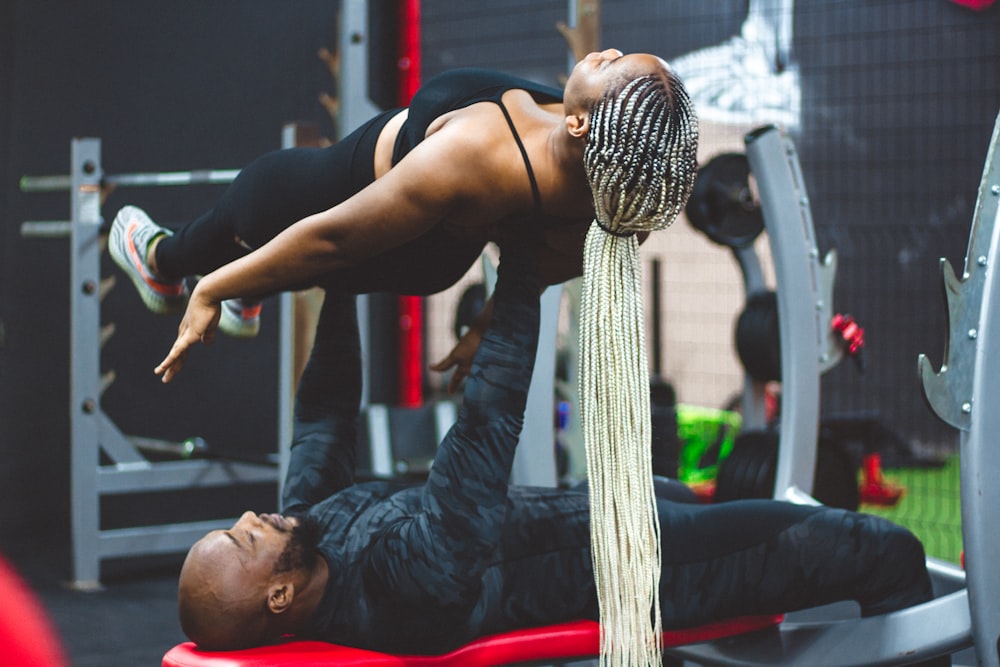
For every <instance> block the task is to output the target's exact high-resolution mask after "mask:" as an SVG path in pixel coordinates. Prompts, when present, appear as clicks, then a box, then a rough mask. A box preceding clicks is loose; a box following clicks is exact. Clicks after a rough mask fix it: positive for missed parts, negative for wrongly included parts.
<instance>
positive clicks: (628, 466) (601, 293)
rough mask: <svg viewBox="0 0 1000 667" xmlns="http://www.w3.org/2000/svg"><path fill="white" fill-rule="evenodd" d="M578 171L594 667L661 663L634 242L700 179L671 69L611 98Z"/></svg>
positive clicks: (675, 208) (690, 123) (673, 211)
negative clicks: (583, 219) (585, 205)
mask: <svg viewBox="0 0 1000 667" xmlns="http://www.w3.org/2000/svg"><path fill="white" fill-rule="evenodd" d="M590 122H591V126H590V131H589V133H588V136H587V144H586V147H585V150H584V167H585V169H586V172H587V177H588V179H589V181H590V186H591V190H592V192H593V197H594V212H595V220H594V223H593V224H592V225H591V227H590V231H589V232H588V233H587V240H586V244H585V247H584V270H583V292H582V300H581V318H580V319H581V322H580V357H581V359H580V363H581V372H580V404H581V413H582V423H583V433H584V440H585V443H586V450H587V470H588V477H589V483H590V507H591V541H592V559H593V564H594V577H595V582H596V585H597V596H598V602H599V605H600V612H601V627H602V634H601V637H602V641H601V665H602V667H603V666H605V665H610V666H612V667H618V666H622V667H624V666H626V665H627V666H629V667H636V666H642V665H649V666H650V667H652V666H653V665H656V666H658V665H660V664H661V662H660V660H661V654H662V646H661V644H662V641H661V633H662V623H661V620H660V603H659V598H658V595H657V593H658V586H659V580H660V527H659V522H658V520H657V514H656V499H655V494H654V490H653V475H652V462H651V459H652V456H651V451H650V431H651V426H650V414H649V367H648V365H647V361H646V345H645V335H644V328H643V317H642V291H641V290H642V285H641V280H640V266H639V243H638V240H637V239H636V237H635V232H647V231H653V230H656V229H663V228H665V227H667V226H669V225H670V224H671V223H672V222H673V221H674V219H675V218H676V217H677V214H678V213H680V211H681V209H682V208H683V207H684V204H685V203H686V202H687V199H688V196H689V195H690V194H691V189H692V187H693V186H694V179H695V175H696V173H697V157H696V152H697V147H698V121H697V118H696V116H695V112H694V108H693V106H692V104H691V100H690V98H689V97H688V94H687V92H686V91H685V90H684V86H683V84H682V83H681V82H680V80H679V79H678V78H677V77H676V76H674V74H673V73H672V72H670V71H669V69H666V68H664V71H663V73H662V74H657V75H649V76H642V77H640V78H636V79H633V80H631V81H628V82H627V83H625V84H624V86H622V87H620V90H615V91H609V92H608V93H606V94H605V95H604V96H603V97H602V98H601V99H600V100H598V102H597V103H596V105H595V106H594V108H593V109H592V110H591V114H590Z"/></svg>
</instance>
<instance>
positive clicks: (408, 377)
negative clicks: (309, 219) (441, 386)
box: [396, 0, 424, 407]
mask: <svg viewBox="0 0 1000 667" xmlns="http://www.w3.org/2000/svg"><path fill="white" fill-rule="evenodd" d="M397 55H398V58H397V60H396V68H397V76H398V81H399V88H398V91H399V94H398V98H399V104H400V106H407V105H409V103H410V100H411V99H412V98H413V95H414V93H416V92H417V88H419V87H420V0H399V44H398V46H397ZM423 334H424V310H423V299H422V298H420V297H419V296H401V297H399V402H400V405H402V406H403V407H417V406H419V405H421V404H422V403H423V400H424V396H423V392H424V383H423V378H424V354H423V348H424V339H423Z"/></svg>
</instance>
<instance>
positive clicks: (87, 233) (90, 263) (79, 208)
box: [21, 138, 288, 590]
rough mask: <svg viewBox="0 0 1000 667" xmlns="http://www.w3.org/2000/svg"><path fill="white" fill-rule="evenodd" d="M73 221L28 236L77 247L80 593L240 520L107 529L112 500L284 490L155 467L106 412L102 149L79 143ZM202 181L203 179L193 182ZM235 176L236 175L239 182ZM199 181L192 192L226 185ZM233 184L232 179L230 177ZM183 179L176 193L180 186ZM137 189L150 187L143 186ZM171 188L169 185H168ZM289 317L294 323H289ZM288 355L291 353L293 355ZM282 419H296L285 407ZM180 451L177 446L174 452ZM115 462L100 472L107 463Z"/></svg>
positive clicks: (240, 472)
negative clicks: (128, 560)
mask: <svg viewBox="0 0 1000 667" xmlns="http://www.w3.org/2000/svg"><path fill="white" fill-rule="evenodd" d="M70 164H71V174H70V176H69V182H68V185H69V190H70V214H71V219H70V220H69V221H68V222H65V221H55V222H49V223H46V222H26V223H24V224H23V225H22V227H21V233H22V235H24V236H28V237H33V236H41V237H53V236H60V235H62V236H64V235H66V234H67V233H68V235H69V237H70V244H69V247H70V278H69V280H70V282H69V288H70V337H69V340H70V343H69V344H70V397H69V416H70V452H71V453H70V467H71V470H70V483H71V489H70V499H71V527H72V585H73V586H74V587H76V588H79V589H82V590H91V589H99V588H100V564H101V561H103V560H105V559H107V558H112V557H121V556H138V555H154V554H165V553H177V552H182V551H184V550H186V549H188V548H189V547H190V546H191V545H192V544H193V543H194V542H195V541H196V540H197V539H199V538H201V537H202V536H203V535H204V534H205V533H206V532H208V531H209V530H213V529H216V528H223V527H228V526H230V525H232V521H233V519H226V520H218V521H197V522H187V523H183V522H182V523H170V524H159V525H144V526H136V527H132V528H121V529H101V527H100V501H101V498H102V497H104V496H111V495H114V494H126V493H137V492H148V491H164V490H178V491H179V490H184V489H193V488H203V487H217V486H225V485H230V484H235V483H257V482H272V481H276V478H277V475H278V473H277V469H276V467H275V466H270V465H262V464H252V463H241V462H232V461H214V460H189V461H166V462H151V461H149V460H147V458H146V457H145V456H144V455H143V454H142V453H141V451H140V449H139V447H137V443H138V442H140V441H148V440H149V439H145V438H131V437H129V436H126V435H124V434H123V433H122V432H121V431H120V430H119V429H118V427H117V426H116V425H115V424H114V422H113V421H112V420H111V419H110V417H108V415H107V414H105V413H104V411H103V410H102V409H101V396H102V395H103V393H104V391H105V390H106V389H107V388H108V386H110V384H111V382H113V381H114V374H113V371H109V372H108V373H105V374H103V375H102V374H101V370H100V356H101V355H100V352H101V348H102V347H103V345H104V343H105V342H106V341H107V340H108V338H110V336H111V335H112V334H113V333H114V324H113V323H111V324H107V325H104V326H102V325H101V300H102V298H103V296H104V294H105V293H106V292H107V290H109V289H110V288H111V287H112V286H113V284H114V280H113V278H107V279H101V277H100V273H99V272H100V256H101V252H102V245H103V244H102V243H101V241H100V238H99V234H100V227H101V182H102V178H103V177H104V172H103V169H102V166H101V140H100V139H97V138H82V139H73V140H72V142H71V146H70ZM192 173H194V172H192ZM234 174H235V172H233V175H234ZM210 178H213V176H210V175H206V176H205V177H204V178H203V177H201V176H195V177H193V178H189V179H188V181H187V182H189V183H195V182H218V181H214V180H208V179H210ZM230 178H231V176H230ZM173 180H175V179H171V180H170V182H168V183H167V184H170V185H174V184H176V183H175V182H173ZM126 184H128V185H147V184H149V183H147V182H145V181H143V182H136V183H126ZM161 184H162V183H161ZM65 185H66V182H65V179H63V180H62V181H61V182H60V183H53V184H49V185H48V186H46V185H45V182H43V181H39V182H33V181H32V179H30V178H28V179H25V180H22V187H23V188H24V189H25V190H28V191H38V190H45V189H60V188H61V187H62V188H64V187H65ZM283 316H285V315H283ZM283 347H284V346H283ZM279 409H282V410H285V409H288V408H287V407H286V406H284V405H283V404H281V403H280V401H279ZM168 444H176V443H168ZM102 452H103V453H104V455H105V456H106V457H107V458H108V459H109V460H110V461H111V463H109V464H101V463H100V455H101V453H102Z"/></svg>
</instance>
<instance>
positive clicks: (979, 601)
mask: <svg viewBox="0 0 1000 667" xmlns="http://www.w3.org/2000/svg"><path fill="white" fill-rule="evenodd" d="M998 253H1000V115H998V116H997V120H996V123H995V125H994V128H993V137H992V140H991V142H990V147H989V150H988V152H987V155H986V164H985V167H984V168H983V176H982V180H981V181H980V185H979V195H978V199H977V200H976V210H975V213H974V216H973V219H972V228H971V230H970V232H969V245H968V250H967V252H966V256H965V270H964V271H963V274H962V278H961V279H959V278H957V277H956V276H955V272H954V270H953V269H952V268H951V264H950V263H949V262H948V260H946V259H942V260H941V274H942V279H943V282H944V286H945V295H946V297H947V302H948V323H949V327H948V338H947V342H946V345H945V354H944V362H943V363H942V365H941V370H940V371H939V372H937V373H935V372H934V371H933V369H932V368H931V364H930V361H929V360H928V359H927V357H926V356H925V355H920V357H919V361H918V366H919V369H920V376H921V380H922V382H923V388H924V393H925V395H926V396H927V401H928V403H929V404H930V405H931V408H932V409H933V410H934V412H935V413H936V414H937V415H938V417H940V418H941V419H942V420H944V421H945V422H947V423H948V424H951V425H952V426H954V427H955V428H957V429H959V431H960V432H961V433H960V440H959V442H960V444H959V451H960V456H961V466H960V473H959V474H960V476H961V482H962V490H961V498H962V539H963V544H964V548H965V561H966V568H967V574H966V577H967V580H968V587H969V605H970V611H971V615H972V628H973V637H974V639H975V646H976V653H977V655H978V658H979V661H980V663H979V664H981V665H984V666H985V667H998V666H1000V605H998V603H997V601H998V600H1000V559H998V555H1000V531H998V530H997V521H998V518H1000V517H998V516H997V509H998V508H1000V484H998V483H997V482H996V480H995V479H993V478H992V476H991V473H992V472H994V471H996V470H1000V448H998V446H997V442H996V439H997V434H998V433H1000V411H998V410H997V406H998V405H1000V393H998V389H1000V387H998V384H997V378H998V377H1000V348H998V341H1000V338H998V336H1000V333H998V331H1000V274H998V271H997V262H998V258H997V256H998Z"/></svg>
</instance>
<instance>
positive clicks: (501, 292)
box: [367, 240, 539, 605]
mask: <svg viewBox="0 0 1000 667" xmlns="http://www.w3.org/2000/svg"><path fill="white" fill-rule="evenodd" d="M501 251H502V254H501V258H500V269H499V277H498V280H497V288H496V292H495V298H494V304H495V305H494V312H493V321H492V324H491V325H490V328H489V329H488V330H487V332H486V334H485V335H484V336H483V341H482V343H481V344H480V346H479V350H478V352H477V354H476V357H475V360H474V362H473V364H472V371H471V373H470V375H469V379H468V382H467V383H466V386H465V394H464V398H463V401H462V407H461V409H460V410H459V414H458V421H457V422H456V424H455V425H454V426H453V427H452V429H451V430H450V431H449V432H448V434H447V435H446V436H445V439H444V441H443V442H442V443H441V446H440V447H439V448H438V452H437V456H436V457H435V459H434V465H433V466H432V467H431V472H430V475H429V477H428V479H427V482H426V483H425V484H424V488H423V494H422V498H421V504H422V507H421V509H420V511H419V512H417V513H415V515H414V516H413V517H411V518H410V519H408V520H406V521H400V522H397V523H394V524H393V525H392V526H390V527H388V528H387V529H386V530H385V531H384V532H383V533H382V534H381V535H379V536H378V538H377V539H376V540H374V541H373V544H372V545H370V547H369V549H370V551H369V560H368V563H367V570H368V572H369V574H370V576H372V577H374V578H377V579H379V580H380V581H381V583H382V585H384V586H386V587H387V588H389V589H391V590H393V591H395V592H396V593H397V594H399V595H400V596H401V597H402V598H403V599H406V600H407V601H408V602H409V603H417V604H419V601H421V600H426V601H433V602H434V603H436V604H439V605H440V604H445V605H463V604H466V603H468V602H469V597H470V596H475V595H476V594H477V590H478V585H479V580H480V578H481V576H482V572H483V571H484V569H485V568H486V567H487V565H488V564H489V563H490V562H492V560H493V559H494V558H495V556H496V549H497V547H498V545H499V543H500V538H501V535H502V530H503V525H504V521H505V519H506V511H507V489H508V480H509V478H510V471H511V466H512V464H513V460H514V450H515V448H516V446H517V441H518V437H519V436H520V433H521V427H522V425H523V421H524V408H525V402H526V397H527V393H528V386H529V384H530V382H531V372H532V369H533V368H534V363H535V350H536V347H537V343H538V323H539V281H538V277H537V272H538V262H537V256H536V249H535V248H534V244H531V243H526V242H524V241H522V240H519V241H518V242H515V243H511V244H508V247H505V248H502V249H501Z"/></svg>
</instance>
